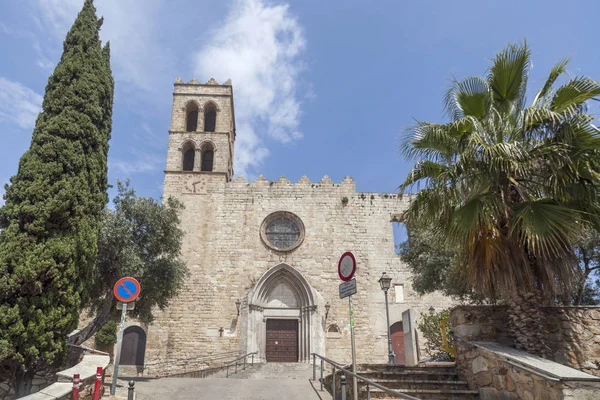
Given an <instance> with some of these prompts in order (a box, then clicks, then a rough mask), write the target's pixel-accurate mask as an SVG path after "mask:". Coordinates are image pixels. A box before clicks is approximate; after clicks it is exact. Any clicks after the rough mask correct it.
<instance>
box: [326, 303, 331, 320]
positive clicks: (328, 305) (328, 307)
mask: <svg viewBox="0 0 600 400" xmlns="http://www.w3.org/2000/svg"><path fill="white" fill-rule="evenodd" d="M330 308H331V305H330V304H329V302H327V304H325V320H327V315H329V309H330Z"/></svg>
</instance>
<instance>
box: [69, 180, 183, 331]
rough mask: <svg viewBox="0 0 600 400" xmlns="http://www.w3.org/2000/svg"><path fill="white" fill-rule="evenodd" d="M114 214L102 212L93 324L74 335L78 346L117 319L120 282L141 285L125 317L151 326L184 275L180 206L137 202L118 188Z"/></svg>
mask: <svg viewBox="0 0 600 400" xmlns="http://www.w3.org/2000/svg"><path fill="white" fill-rule="evenodd" d="M117 186H118V194H117V196H116V197H115V198H114V200H113V202H114V210H111V209H109V208H107V209H106V210H105V212H104V218H103V221H102V229H101V230H100V237H99V241H98V249H99V256H98V262H97V264H96V268H95V270H94V285H93V286H92V287H91V288H90V296H91V298H92V302H91V304H90V311H91V313H92V314H93V315H94V316H95V318H94V320H93V321H92V322H91V323H90V324H89V325H88V326H87V327H85V328H84V329H82V330H81V332H79V333H78V334H77V337H76V338H75V339H76V340H75V343H82V342H84V341H85V340H87V339H88V338H89V337H91V336H92V335H93V334H94V333H95V332H96V331H98V329H100V328H101V327H102V326H103V325H104V324H105V322H106V321H108V320H110V319H111V317H114V316H115V314H118V311H116V299H115V298H114V295H113V287H114V284H115V283H116V282H117V280H119V279H120V278H122V277H124V276H131V277H134V278H136V279H137V280H138V281H139V282H140V286H141V292H140V296H139V298H138V300H137V301H136V303H135V309H134V310H132V311H130V312H128V315H131V316H132V317H137V318H139V319H140V320H141V321H143V322H145V323H150V322H152V319H153V315H152V310H153V309H154V308H155V307H158V308H160V309H164V308H165V307H166V306H167V305H168V304H169V301H170V299H171V298H173V297H174V296H176V295H177V294H178V293H179V291H180V289H181V287H182V286H183V280H184V278H185V276H186V274H187V268H186V267H185V264H184V263H183V261H181V259H180V258H179V257H180V253H181V242H182V238H183V231H182V230H181V229H180V228H179V216H178V213H179V211H180V210H181V209H182V208H183V205H182V204H181V203H180V202H179V201H177V200H176V199H173V198H169V199H167V201H166V202H165V203H164V204H161V203H159V202H157V201H156V200H154V199H152V198H145V197H137V196H136V194H135V191H134V190H133V189H131V188H129V186H128V183H121V182H118V183H117Z"/></svg>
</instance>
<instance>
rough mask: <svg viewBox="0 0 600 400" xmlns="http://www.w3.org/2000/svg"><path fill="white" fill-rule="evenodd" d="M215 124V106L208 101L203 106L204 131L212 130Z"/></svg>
mask: <svg viewBox="0 0 600 400" xmlns="http://www.w3.org/2000/svg"><path fill="white" fill-rule="evenodd" d="M216 125H217V107H215V105H214V104H213V103H208V104H207V105H206V106H205V107H204V131H205V132H214V131H215V128H216Z"/></svg>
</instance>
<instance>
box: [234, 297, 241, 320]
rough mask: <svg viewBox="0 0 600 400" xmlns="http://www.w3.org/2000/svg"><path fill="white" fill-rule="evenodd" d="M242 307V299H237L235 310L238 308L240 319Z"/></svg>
mask: <svg viewBox="0 0 600 400" xmlns="http://www.w3.org/2000/svg"><path fill="white" fill-rule="evenodd" d="M240 305H242V302H241V301H240V299H237V300H236V301H235V308H237V315H238V317H239V315H240Z"/></svg>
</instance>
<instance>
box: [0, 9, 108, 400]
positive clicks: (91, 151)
mask: <svg viewBox="0 0 600 400" xmlns="http://www.w3.org/2000/svg"><path fill="white" fill-rule="evenodd" d="M101 25H102V19H98V18H97V17H96V9H95V7H94V5H93V0H86V1H85V3H84V5H83V8H82V10H81V11H80V12H79V14H78V16H77V19H76V20H75V22H74V24H73V26H72V27H71V29H70V31H69V32H68V34H67V36H66V39H65V41H64V49H63V54H62V57H61V60H60V62H59V63H58V64H57V66H56V69H55V70H54V73H53V74H52V75H51V76H50V78H49V79H48V85H47V86H46V93H45V95H44V101H43V104H42V107H43V111H42V112H41V113H40V114H39V116H38V118H37V121H36V126H35V128H34V131H33V136H32V139H31V145H30V148H29V150H28V151H27V152H26V153H25V154H24V155H23V156H22V157H21V159H20V161H19V168H18V172H17V174H16V175H15V176H13V177H12V179H11V181H10V182H11V183H10V185H7V186H6V193H5V196H4V198H5V200H6V202H5V205H4V206H3V207H2V208H1V209H0V228H1V229H2V230H1V231H0V360H2V361H0V367H1V368H0V371H1V372H0V373H1V374H2V375H3V378H4V379H8V380H9V381H10V382H11V383H12V384H13V385H14V387H15V389H16V391H17V394H18V395H24V394H27V393H28V392H29V391H30V389H31V381H32V379H33V376H34V374H35V372H36V371H40V370H46V369H51V368H55V367H57V366H58V365H59V364H60V363H61V362H62V361H63V359H64V356H65V354H66V349H67V345H66V337H67V335H68V334H69V333H70V332H71V331H72V330H73V329H75V328H76V327H77V323H78V314H79V310H80V308H81V306H82V304H83V302H84V301H85V300H86V296H85V295H84V293H85V292H86V285H91V284H93V282H92V281H91V277H92V276H93V275H92V271H93V266H94V263H95V260H96V257H97V246H98V232H99V227H100V222H101V216H102V212H103V209H104V207H105V205H106V203H107V202H108V196H107V193H106V190H107V186H108V184H107V153H108V140H109V138H110V132H111V125H112V101H113V88H114V81H113V78H112V72H111V70H110V50H109V47H108V45H106V46H105V47H104V48H102V44H101V41H100V36H99V30H100V27H101Z"/></svg>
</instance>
